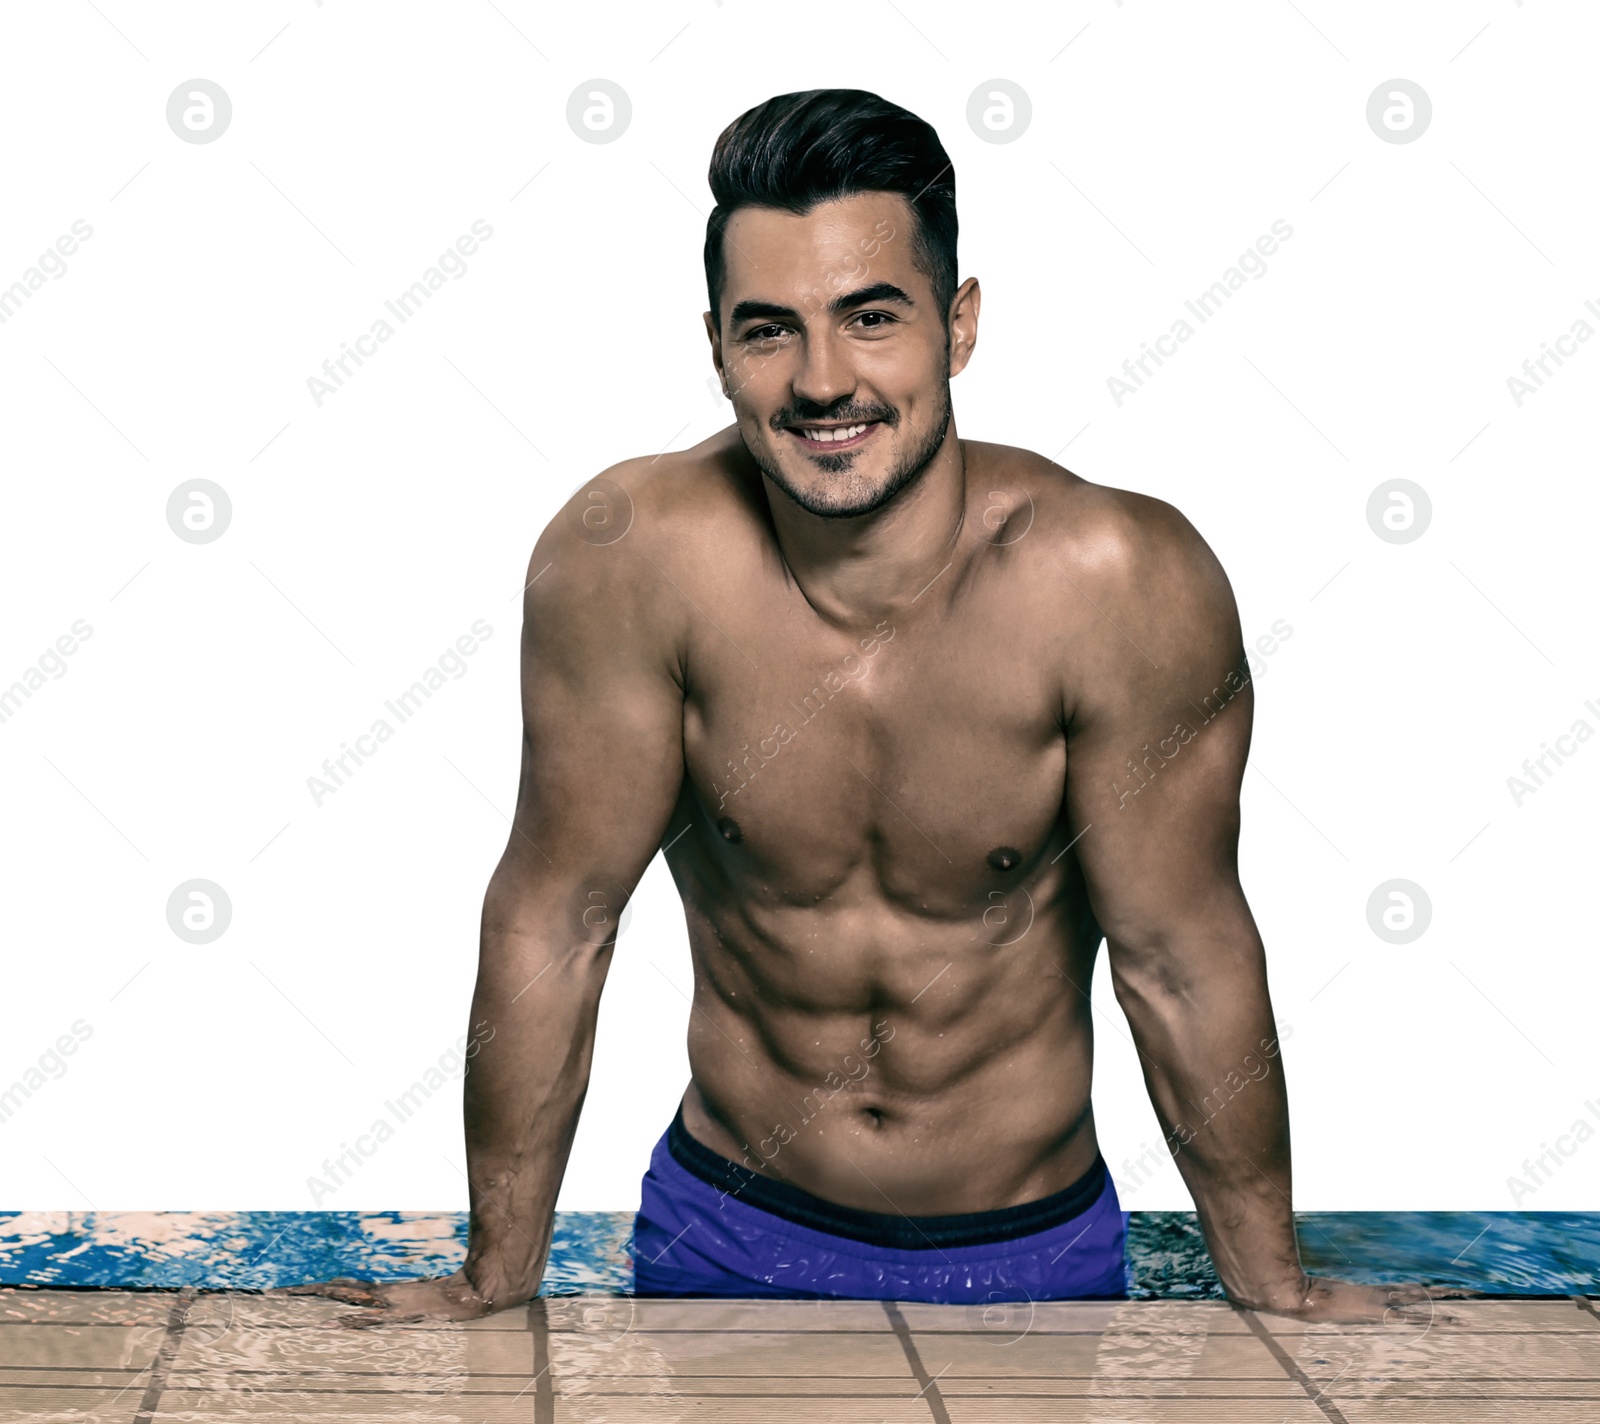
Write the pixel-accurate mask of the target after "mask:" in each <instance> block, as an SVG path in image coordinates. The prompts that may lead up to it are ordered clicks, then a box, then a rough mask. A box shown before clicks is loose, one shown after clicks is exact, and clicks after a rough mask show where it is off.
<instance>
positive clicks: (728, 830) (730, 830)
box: [717, 816, 744, 845]
mask: <svg viewBox="0 0 1600 1424" xmlns="http://www.w3.org/2000/svg"><path fill="white" fill-rule="evenodd" d="M717 829H718V830H719V831H720V832H721V833H722V839H723V840H725V841H727V842H728V844H729V845H738V844H739V842H740V841H742V840H743V839H744V832H743V831H741V830H740V829H739V823H738V822H737V821H736V820H734V819H733V817H732V816H724V817H723V818H722V819H721V820H720V821H718V822H717Z"/></svg>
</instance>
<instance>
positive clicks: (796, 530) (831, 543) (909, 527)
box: [761, 416, 967, 628]
mask: <svg viewBox="0 0 1600 1424" xmlns="http://www.w3.org/2000/svg"><path fill="white" fill-rule="evenodd" d="M761 482H762V484H763V486H765V488H766V492H767V506H768V508H769V509H770V510H771V512H772V523H773V529H774V533H775V534H776V537H777V541H778V549H779V552H780V553H781V554H782V555H783V559H784V562H785V563H786V564H787V565H788V568H789V572H790V574H792V575H793V577H794V580H795V582H796V583H797V584H798V585H799V587H800V591H801V593H802V594H804V595H805V598H806V601H807V602H808V603H810V604H811V606H812V607H813V608H814V609H816V611H817V612H818V613H819V614H821V616H822V617H823V618H825V619H826V620H827V621H828V622H830V623H834V624H836V625H838V626H839V627H842V628H855V627H858V626H860V625H862V624H866V625H871V624H874V623H876V622H877V621H879V620H880V619H884V618H888V619H890V620H891V621H892V620H894V619H896V618H897V617H900V618H903V617H905V616H906V615H907V614H908V613H909V612H910V611H911V610H912V608H913V605H915V611H916V612H917V613H919V614H921V613H922V612H924V610H929V611H931V610H933V609H936V608H940V607H942V606H943V605H944V602H945V600H946V599H947V598H948V596H949V594H948V590H949V589H950V588H951V587H952V586H953V585H954V583H955V578H954V575H955V574H956V573H957V570H955V569H954V568H952V567H951V564H952V562H953V561H954V560H956V559H957V557H958V552H959V545H960V539H961V531H962V528H963V527H964V525H965V522H966V506H967V472H966V461H965V457H964V455H963V452H962V448H961V441H960V440H959V439H958V438H957V437H956V425H955V418H954V417H953V416H952V417H951V420H950V424H949V426H948V428H947V429H946V431H945V436H944V440H943V441H942V442H941V444H940V446H939V448H938V450H937V451H936V452H935V453H934V456H933V458H932V459H931V460H930V461H929V462H928V463H927V465H926V466H924V467H923V470H922V473H921V474H920V475H919V476H918V477H917V478H916V479H915V480H913V481H912V482H911V483H910V484H909V485H907V486H906V487H905V488H904V489H902V490H901V491H900V492H899V493H898V494H896V495H895V496H894V498H893V499H891V500H890V501H889V502H888V503H887V504H885V505H883V506H882V507H881V508H879V509H875V510H873V511H872V512H871V513H870V514H860V515H854V516H851V517H849V518H845V519H824V518H823V517H822V516H820V515H816V514H811V513H809V512H808V511H806V510H804V509H801V508H800V506H799V505H797V504H796V503H795V502H794V501H793V500H792V499H790V498H789V496H788V495H786V494H785V493H784V492H783V490H781V489H780V488H779V487H778V486H777V485H775V484H774V483H773V482H772V481H771V480H770V479H769V478H768V477H767V476H766V475H765V474H763V475H762V476H761Z"/></svg>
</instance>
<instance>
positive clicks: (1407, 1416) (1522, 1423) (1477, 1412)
mask: <svg viewBox="0 0 1600 1424" xmlns="http://www.w3.org/2000/svg"><path fill="white" fill-rule="evenodd" d="M1334 1402H1335V1405H1336V1407H1337V1408H1338V1410H1339V1412H1340V1413H1341V1414H1343V1415H1344V1417H1345V1419H1346V1421H1347V1424H1594V1420H1595V1408H1594V1405H1593V1404H1589V1403H1584V1402H1581V1401H1569V1402H1563V1401H1559V1400H1538V1401H1528V1402H1526V1403H1517V1402H1514V1401H1506V1400H1473V1399H1454V1400H1431V1401H1430V1400H1411V1401H1407V1400H1387V1399H1386V1400H1383V1401H1382V1402H1381V1403H1379V1402H1374V1401H1370V1400H1368V1401H1363V1400H1348V1401H1347V1400H1345V1399H1342V1398H1338V1397H1335V1400H1334Z"/></svg>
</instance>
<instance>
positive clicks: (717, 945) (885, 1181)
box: [680, 886, 1099, 1216]
mask: <svg viewBox="0 0 1600 1424" xmlns="http://www.w3.org/2000/svg"><path fill="white" fill-rule="evenodd" d="M680 888H682V887H681V886H680ZM694 898H695V899H698V898H699V897H694ZM685 904H686V906H687V907H688V910H687V916H688V921H689V934H690V947H691V950H692V953H693V958H694V966H695V996H694V1012H693V1013H692V1014H691V1015H690V1023H689V1064H690V1071H691V1075H692V1076H691V1082H690V1084H689V1088H688V1091H687V1092H686V1093H685V1095H684V1099H683V1116H684V1126H685V1127H686V1128H687V1129H688V1131H689V1134H690V1136H692V1137H694V1138H695V1139H697V1140H698V1141H699V1142H701V1143H703V1144H704V1145H705V1146H707V1147H709V1148H710V1149H711V1150H712V1151H714V1152H717V1153H720V1154H721V1155H722V1156H724V1157H727V1158H729V1159H731V1160H732V1161H735V1162H738V1163H741V1164H742V1165H743V1166H745V1167H747V1168H749V1169H750V1170H752V1171H755V1172H759V1173H760V1174H762V1175H763V1176H768V1177H772V1178H775V1179H777V1180H780V1181H784V1182H788V1183H790V1184H791V1185H793V1186H796V1187H799V1188H801V1189H803V1190H805V1191H808V1192H810V1193H812V1194H813V1195H814V1196H819V1197H822V1198H824V1199H825V1200H828V1201H832V1202H835V1203H838V1204H839V1205H842V1206H848V1207H854V1208H857V1209H859V1210H863V1211H873V1212H884V1213H890V1214H901V1215H906V1216H942V1215H948V1214H955V1213H966V1212H976V1211H990V1210H995V1209H998V1208H1001V1207H1006V1206H1014V1205H1018V1204H1020V1203H1023V1202H1029V1201H1036V1200H1038V1199H1039V1198H1041V1197H1045V1196H1049V1195H1050V1194H1052V1193H1054V1192H1058V1191H1060V1190H1062V1189H1063V1188H1065V1187H1067V1186H1070V1185H1071V1184H1072V1183H1073V1182H1074V1181H1076V1180H1077V1179H1078V1178H1079V1177H1081V1176H1082V1175H1083V1174H1084V1173H1085V1172H1086V1171H1087V1170H1088V1169H1089V1168H1090V1167H1091V1166H1092V1165H1093V1163H1094V1160H1095V1158H1096V1156H1097V1154H1098V1151H1099V1147H1098V1143H1097V1142H1096V1139H1095V1130H1094V1116H1093V1112H1092V1109H1091V1106H1090V1097H1089V1089H1090V1076H1091V1071H1092V1064H1093V1033H1092V1025H1091V1020H1090V1016H1089V1004H1088V1000H1087V997H1086V994H1087V991H1088V989H1089V981H1090V976H1091V974H1092V971H1093V967H1094V955H1095V951H1096V948H1097V945H1098V935H1092V934H1091V932H1089V931H1088V930H1087V929H1086V927H1085V926H1084V924H1083V923H1082V920H1081V917H1077V916H1073V915H1070V914H1063V913H1060V912H1059V911H1053V910H1052V909H1051V908H1049V907H1048V906H1036V913H1035V915H1034V916H1033V918H1032V921H1031V923H1030V926H1029V928H1028V930H1027V932H1026V934H1025V935H1024V936H1023V937H1022V938H1021V939H1020V940H1018V941H1017V942H1016V943H1013V944H999V945H997V944H994V943H992V942H990V941H991V939H993V938H994V936H992V935H991V934H990V933H989V931H988V930H986V929H985V927H984V925H983V924H982V923H981V922H972V923H968V922H965V921H963V922H951V921H948V920H940V921H932V920H929V919H927V918H925V917H922V916H917V915H911V914H908V913H905V912H904V911H901V910H898V909H896V908H895V907H893V906H891V905H888V904H887V903H883V902H880V903H878V904H876V905H871V904H868V905H861V904H858V905H856V906H854V907H849V908H839V909H834V908H825V907H823V906H813V907H805V908H793V907H786V908H780V909H776V910H774V909H771V908H765V909H763V910H762V912H761V913H760V914H759V915H757V914H756V913H754V912H753V911H752V910H751V909H750V907H749V906H748V905H746V906H742V907H739V908H737V909H731V910H730V909H729V908H728V907H727V906H726V902H724V904H723V907H722V908H721V909H720V911H719V912H718V913H717V916H716V920H715V921H713V920H712V919H711V918H709V917H708V916H707V915H706V914H705V913H704V912H703V911H701V910H700V909H698V908H696V907H695V906H694V905H692V904H691V901H690V897H688V896H686V897H685ZM1074 921H1076V923H1074ZM1076 986H1081V990H1082V992H1080V989H1079V988H1078V987H1076Z"/></svg>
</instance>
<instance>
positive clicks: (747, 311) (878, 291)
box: [728, 282, 916, 326]
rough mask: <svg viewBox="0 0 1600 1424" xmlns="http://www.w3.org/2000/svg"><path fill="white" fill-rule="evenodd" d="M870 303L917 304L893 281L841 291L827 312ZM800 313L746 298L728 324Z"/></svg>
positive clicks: (795, 316) (786, 317)
mask: <svg viewBox="0 0 1600 1424" xmlns="http://www.w3.org/2000/svg"><path fill="white" fill-rule="evenodd" d="M868 302H894V303H897V304H898V305H900V306H907V307H914V306H915V305H916V303H915V302H913V301H912V300H911V298H910V297H909V296H907V295H906V293H905V292H903V291H901V290H900V288H899V287H897V286H895V284H894V283H893V282H874V283H872V284H871V285H870V286H867V287H857V288H856V290H855V291H853V292H841V293H840V294H839V295H838V296H837V297H835V298H834V299H833V300H832V301H831V302H829V303H828V315H829V316H842V315H843V314H844V313H845V312H847V311H849V310H850V308H851V307H859V306H864V305H866V304H867V303H868ZM799 316H800V313H799V312H797V311H796V310H795V309H794V308H793V307H786V306H783V305H782V304H781V303H779V302H758V301H746V302H739V303H738V304H737V305H736V306H735V307H734V309H733V311H732V312H731V313H730V314H729V316H728V324H729V325H730V326H737V325H738V324H739V323H740V322H744V321H753V320H755V319H756V318H758V317H761V318H765V319H767V320H779V321H786V320H797V319H798V318H799Z"/></svg>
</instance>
